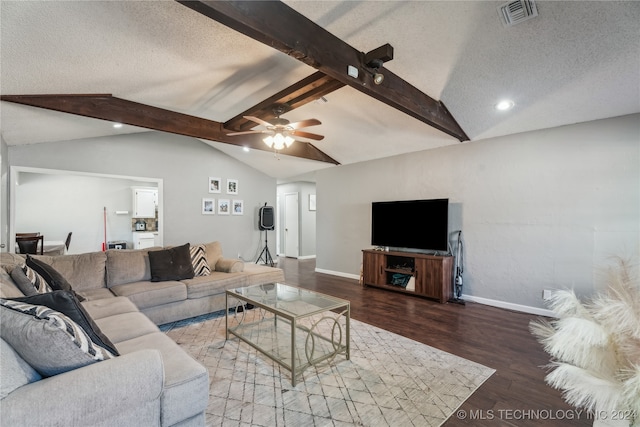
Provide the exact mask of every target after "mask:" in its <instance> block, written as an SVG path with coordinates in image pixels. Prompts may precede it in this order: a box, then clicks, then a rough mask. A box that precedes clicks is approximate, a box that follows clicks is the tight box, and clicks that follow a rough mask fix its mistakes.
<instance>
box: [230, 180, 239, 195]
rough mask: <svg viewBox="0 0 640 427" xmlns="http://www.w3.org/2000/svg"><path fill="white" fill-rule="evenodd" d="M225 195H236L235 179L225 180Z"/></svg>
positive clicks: (236, 185) (236, 184)
mask: <svg viewBox="0 0 640 427" xmlns="http://www.w3.org/2000/svg"><path fill="white" fill-rule="evenodd" d="M227 194H238V180H237V179H227Z"/></svg>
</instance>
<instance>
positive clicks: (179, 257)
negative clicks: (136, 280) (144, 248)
mask: <svg viewBox="0 0 640 427" xmlns="http://www.w3.org/2000/svg"><path fill="white" fill-rule="evenodd" d="M149 266H150V268H151V281H152V282H163V281H165V280H182V279H191V278H193V265H192V263H191V254H190V252H189V243H185V244H184V245H182V246H175V247H173V248H170V249H163V250H160V251H149Z"/></svg>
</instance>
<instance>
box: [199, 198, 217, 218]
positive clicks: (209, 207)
mask: <svg viewBox="0 0 640 427" xmlns="http://www.w3.org/2000/svg"><path fill="white" fill-rule="evenodd" d="M215 205H216V199H208V198H203V199H202V215H213V214H215Z"/></svg>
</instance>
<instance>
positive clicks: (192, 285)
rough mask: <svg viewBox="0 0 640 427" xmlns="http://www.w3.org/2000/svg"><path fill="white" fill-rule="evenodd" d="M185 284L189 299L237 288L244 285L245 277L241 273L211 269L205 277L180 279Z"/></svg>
mask: <svg viewBox="0 0 640 427" xmlns="http://www.w3.org/2000/svg"><path fill="white" fill-rule="evenodd" d="M181 282H182V283H184V284H185V285H186V286H187V296H188V298H189V299H196V298H203V297H208V296H211V295H218V294H224V291H225V290H226V289H229V288H232V287H233V288H239V287H242V286H244V285H245V282H246V278H245V275H243V274H242V273H221V272H219V271H213V272H212V273H211V274H210V275H209V276H206V277H194V278H193V279H187V280H182V281H181Z"/></svg>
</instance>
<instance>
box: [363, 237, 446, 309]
mask: <svg viewBox="0 0 640 427" xmlns="http://www.w3.org/2000/svg"><path fill="white" fill-rule="evenodd" d="M394 274H401V275H407V276H410V277H413V278H414V279H415V290H414V291H412V290H407V289H405V288H404V287H402V286H399V285H392V284H391V281H392V277H393V275H394ZM452 274H453V257H452V256H448V255H447V256H438V255H425V254H419V253H411V252H395V251H388V252H387V251H378V250H374V249H364V250H363V251H362V279H363V280H362V285H363V286H364V287H367V286H373V287H376V288H381V289H387V290H390V291H396V292H402V293H406V294H411V295H418V296H422V297H426V298H432V299H436V300H438V301H439V302H441V303H445V302H447V301H449V299H451V296H452V289H451V288H452V282H451V280H452ZM400 277H402V276H400Z"/></svg>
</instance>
